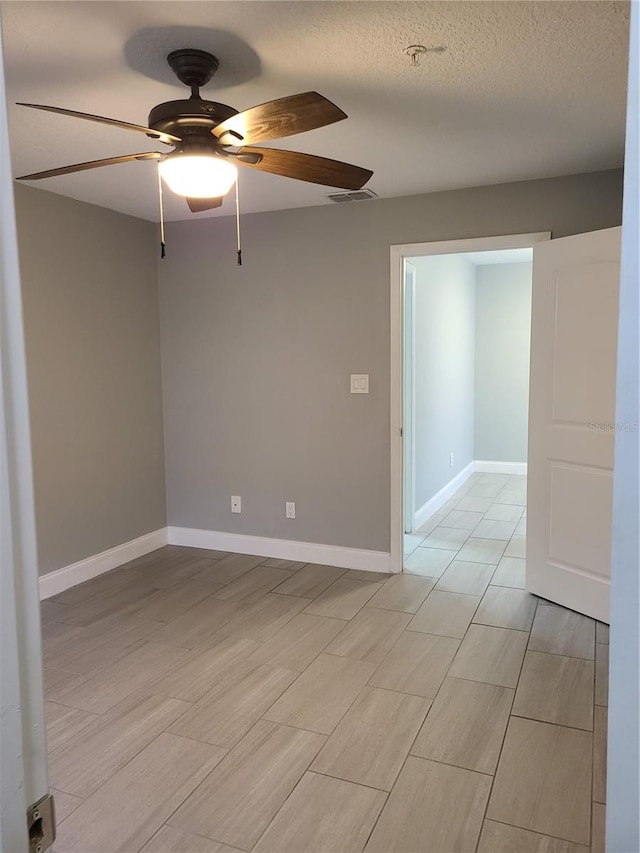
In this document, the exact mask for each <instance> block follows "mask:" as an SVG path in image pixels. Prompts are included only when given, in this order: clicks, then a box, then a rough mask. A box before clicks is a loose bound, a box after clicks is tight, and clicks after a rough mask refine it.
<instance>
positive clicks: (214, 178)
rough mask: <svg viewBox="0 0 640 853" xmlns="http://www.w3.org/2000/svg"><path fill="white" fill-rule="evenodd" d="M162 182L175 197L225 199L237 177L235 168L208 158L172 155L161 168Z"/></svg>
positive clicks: (222, 161)
mask: <svg viewBox="0 0 640 853" xmlns="http://www.w3.org/2000/svg"><path fill="white" fill-rule="evenodd" d="M159 168H160V174H161V176H162V179H163V180H164V182H165V183H166V184H167V186H168V187H169V189H170V190H172V191H173V192H174V193H176V195H181V196H185V197H186V198H218V197H220V196H223V195H226V194H227V193H228V192H229V190H230V189H231V187H232V186H233V185H234V184H235V182H236V179H237V177H238V170H237V169H236V167H235V166H234V165H233V164H232V163H229V162H228V161H227V160H223V159H222V158H221V157H216V156H215V155H209V156H207V155H206V154H182V153H181V152H178V153H176V154H170V155H169V156H168V157H167V158H166V159H164V160H162V161H161V162H160V165H159Z"/></svg>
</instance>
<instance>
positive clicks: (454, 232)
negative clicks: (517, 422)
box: [160, 171, 622, 551]
mask: <svg viewBox="0 0 640 853" xmlns="http://www.w3.org/2000/svg"><path fill="white" fill-rule="evenodd" d="M621 177H622V176H621V173H620V172H619V171H611V172H603V173H593V174H587V175H574V176H568V177H562V178H553V179H548V180H541V181H528V182H520V183H511V184H502V185H499V186H491V187H478V188H474V189H466V190H455V191H452V192H445V193H434V194H431V195H423V196H413V197H410V198H395V199H383V200H377V201H369V202H360V203H353V204H346V205H335V206H334V205H325V206H321V207H317V208H304V209H301V210H285V211H277V212H272V213H264V214H254V215H248V216H245V217H243V220H242V232H243V248H244V260H245V265H244V266H243V267H237V266H236V265H235V233H234V230H235V223H234V221H233V219H232V218H231V217H223V218H217V219H206V218H205V219H198V218H197V217H194V218H193V219H192V220H190V221H189V222H177V223H169V225H168V227H167V240H168V258H167V259H166V260H165V261H163V262H161V264H160V284H161V317H162V358H163V383H164V405H165V442H166V466H167V500H168V514H169V522H170V524H172V525H179V526H186V527H196V528H204V529H210V530H223V531H230V532H242V533H247V534H254V535H266V536H272V537H281V538H285V539H296V540H305V541H311V542H320V543H330V544H334V545H342V546H352V547H356V548H370V549H379V550H382V551H388V550H389V541H390V535H389V514H390V485H389V441H390V438H389V246H390V245H391V244H395V243H410V242H419V241H430V240H447V239H456V238H463V237H475V236H477V237H481V236H482V237H485V236H496V235H504V234H515V233H523V232H529V231H545V230H551V231H553V234H554V236H556V237H561V236H564V235H567V234H574V233H579V232H582V231H590V230H594V229H598V228H606V227H609V226H612V225H618V224H620V220H621ZM350 373H369V374H370V376H371V393H370V394H369V395H368V396H367V395H350V394H349V374H350ZM232 494H239V495H241V496H242V498H243V513H242V515H231V512H230V496H231V495H232ZM285 500H294V501H296V504H297V516H298V517H297V519H296V520H294V521H291V520H286V519H285V518H284V501H285Z"/></svg>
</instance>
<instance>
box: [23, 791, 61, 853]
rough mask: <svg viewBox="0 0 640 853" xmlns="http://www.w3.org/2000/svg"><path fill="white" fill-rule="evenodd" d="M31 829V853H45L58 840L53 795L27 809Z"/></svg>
mask: <svg viewBox="0 0 640 853" xmlns="http://www.w3.org/2000/svg"><path fill="white" fill-rule="evenodd" d="M27 827H28V829H29V853H45V851H46V850H48V849H49V848H50V847H52V846H53V842H54V841H55V839H56V817H55V806H54V802H53V797H52V795H51V794H47V795H46V796H45V797H43V798H42V799H41V800H38V802H37V803H35V804H34V805H32V806H31V808H29V809H27Z"/></svg>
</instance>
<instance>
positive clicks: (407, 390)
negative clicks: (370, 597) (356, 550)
mask: <svg viewBox="0 0 640 853" xmlns="http://www.w3.org/2000/svg"><path fill="white" fill-rule="evenodd" d="M416 272H417V270H416V268H415V266H414V265H413V264H412V263H411V262H410V261H408V260H406V261H405V262H404V276H403V288H402V295H403V308H402V315H403V317H402V321H403V327H402V328H403V331H404V334H403V338H402V358H403V370H404V373H403V382H404V385H403V396H402V401H403V403H402V404H403V443H402V448H403V463H402V464H403V473H404V477H403V507H402V518H403V530H404V532H405V533H413V518H414V513H415V508H416V490H415V479H414V476H413V472H414V465H415V441H414V435H415V417H416V397H415V383H414V381H413V365H414V362H415V353H416V350H415V327H416V324H415V313H414V310H413V308H414V305H413V300H414V297H415V288H416Z"/></svg>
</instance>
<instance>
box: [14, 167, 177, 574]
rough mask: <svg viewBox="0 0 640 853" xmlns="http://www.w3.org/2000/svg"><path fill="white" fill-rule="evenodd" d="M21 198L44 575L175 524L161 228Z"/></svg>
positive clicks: (37, 193)
mask: <svg viewBox="0 0 640 853" xmlns="http://www.w3.org/2000/svg"><path fill="white" fill-rule="evenodd" d="M15 196H16V213H17V224H18V242H19V248H20V268H21V278H22V290H23V300H24V323H25V335H26V348H27V370H28V381H29V403H30V412H31V438H32V447H33V466H34V485H35V503H36V523H37V530H38V550H39V564H40V573H41V574H45V573H47V572H51V571H53V570H54V569H58V568H60V567H62V566H66V565H69V564H70V563H74V562H76V561H78V560H82V559H84V558H85V557H89V556H91V555H93V554H97V553H99V552H101V551H104V550H106V549H108V548H112V547H114V546H115V545H120V544H121V543H123V542H126V541H129V540H131V539H135V538H136V537H138V536H141V535H143V534H145V533H149V532H150V531H152V530H156V529H158V528H161V527H164V526H165V525H166V502H165V487H164V460H163V453H164V452H163V436H162V386H161V377H160V340H159V308H158V292H157V264H156V251H157V239H156V231H157V228H156V227H155V226H154V225H152V224H151V223H149V222H145V221H143V220H140V219H135V218H133V217H130V216H124V215H123V214H120V213H115V212H113V211H110V210H106V209H104V208H100V207H95V206H93V205H89V204H85V203H83V202H78V201H74V200H72V199H69V198H65V197H63V196H59V195H54V194H53V193H49V192H43V191H41V190H35V189H32V188H27V187H24V186H22V185H20V184H15Z"/></svg>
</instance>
